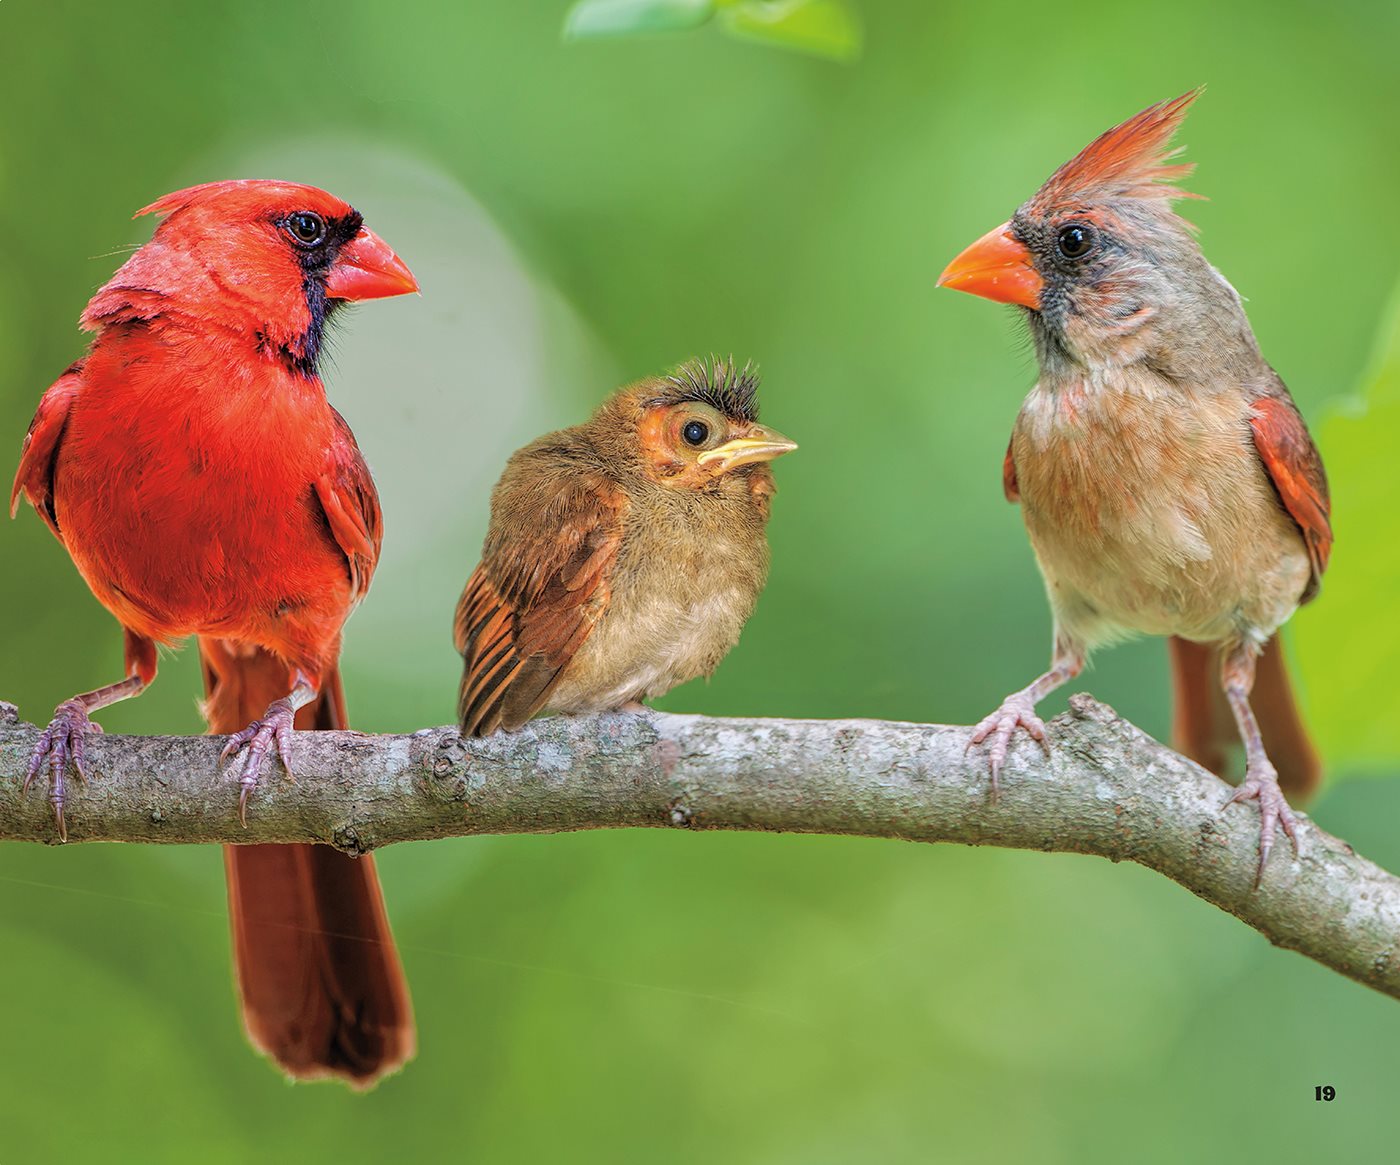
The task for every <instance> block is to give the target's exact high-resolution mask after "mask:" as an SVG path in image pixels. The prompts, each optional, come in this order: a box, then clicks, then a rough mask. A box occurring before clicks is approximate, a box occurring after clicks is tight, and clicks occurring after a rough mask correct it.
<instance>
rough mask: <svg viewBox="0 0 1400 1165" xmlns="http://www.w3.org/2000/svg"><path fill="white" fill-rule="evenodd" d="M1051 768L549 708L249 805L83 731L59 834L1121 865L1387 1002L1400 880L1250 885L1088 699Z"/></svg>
mask: <svg viewBox="0 0 1400 1165" xmlns="http://www.w3.org/2000/svg"><path fill="white" fill-rule="evenodd" d="M1050 727H1051V746H1052V747H1051V754H1050V757H1049V759H1048V760H1047V759H1046V758H1045V756H1044V755H1043V754H1042V753H1041V751H1040V750H1039V749H1038V748H1037V747H1035V746H1034V745H1033V744H1032V743H1030V742H1028V741H1024V740H1021V741H1018V742H1017V745H1016V747H1015V749H1014V750H1013V756H1012V757H1011V759H1010V760H1009V761H1008V763H1007V767H1006V769H1005V771H1004V773H1003V775H1002V792H1001V797H1000V799H999V800H998V801H997V802H995V803H993V802H992V801H991V799H990V796H989V788H988V779H987V771H986V760H985V757H984V756H983V755H982V754H981V752H980V750H973V751H972V752H971V753H970V754H969V753H967V752H966V751H965V750H966V745H967V739H968V730H967V729H966V728H958V727H946V726H942V725H924V724H895V723H887V722H882V721H874V720H830V721H823V720H720V719H710V718H706V717H700V716H679V715H672V714H666V713H658V712H645V713H638V714H630V713H629V714H623V713H618V714H609V715H603V716H587V717H567V716H565V717H555V718H551V719H546V720H538V721H535V722H533V723H531V724H529V725H527V726H526V727H525V728H524V729H522V730H521V731H519V732H513V733H500V734H497V735H496V736H493V737H490V738H488V739H486V740H462V739H461V738H460V737H459V736H458V734H457V732H456V731H455V730H454V729H451V728H430V729H424V730H423V731H421V732H415V733H413V734H412V735H410V736H364V735H361V734H359V733H354V732H316V733H310V732H306V733H297V736H296V743H295V758H296V775H297V779H296V782H295V783H292V782H289V781H287V780H286V779H285V777H284V776H283V774H282V773H281V771H280V768H279V769H278V770H277V772H276V773H274V774H273V775H271V776H269V777H267V778H265V780H264V782H263V784H262V786H261V787H260V788H259V789H258V790H257V791H256V793H255V794H254V795H253V797H252V798H251V799H250V801H249V807H248V827H247V829H243V828H240V827H239V824H238V815H237V785H236V781H235V779H234V777H233V776H232V774H231V773H229V772H228V771H224V772H222V773H221V772H219V770H218V753H219V747H220V742H219V741H218V740H217V739H213V738H207V737H120V736H97V737H94V738H93V739H92V740H91V741H90V744H89V748H88V760H87V768H88V770H89V773H90V775H91V776H92V780H91V781H89V782H88V783H87V784H79V783H78V782H76V781H72V782H70V789H69V801H68V806H67V819H68V833H69V839H70V840H71V841H74V842H78V841H127V842H169V843H174V842H179V843H190V842H225V843H234V844H238V843H246V842H296V841H302V842H307V841H309V842H323V843H327V844H330V845H334V846H336V847H337V848H338V849H341V850H343V851H345V852H347V853H351V854H361V853H367V852H368V851H370V850H371V849H374V848H376V847H378V846H382V845H388V844H390V843H392V842H398V841H410V840H415V839H424V838H434V837H453V836H466V835H470V834H505V833H548V832H556V831H562V830H576V829H600V828H616V827H626V826H661V827H669V828H683V829H746V830H768V831H781V832H791V833H825V834H848V835H854V836H861V837H888V838H903V839H906V840H910V841H926V842H932V841H952V842H961V843H963V844H965V845H999V846H1008V847H1012V848H1016V849H1035V850H1046V851H1052V850H1060V851H1068V852H1073V853H1092V854H1100V855H1102V856H1103V857H1106V858H1109V859H1111V860H1113V861H1122V860H1124V859H1127V860H1129V861H1135V862H1138V863H1140V864H1142V865H1144V866H1147V867H1148V868H1150V869H1153V870H1157V871H1158V872H1160V873H1162V874H1165V875H1166V876H1167V877H1169V878H1171V879H1173V880H1174V881H1177V882H1180V883H1181V884H1182V885H1183V886H1185V887H1186V888H1187V889H1188V890H1190V891H1191V892H1192V893H1194V894H1198V895H1199V896H1200V897H1202V898H1204V899H1205V900H1206V901H1207V902H1212V903H1214V904H1215V905H1216V906H1219V907H1220V908H1221V909H1223V910H1228V911H1229V912H1230V913H1231V914H1234V915H1235V916H1236V917H1237V918H1239V919H1241V920H1242V921H1243V922H1246V923H1248V924H1249V925H1250V926H1252V927H1254V928H1255V929H1256V930H1258V931H1259V932H1260V933H1262V934H1264V935H1265V936H1266V937H1267V938H1268V939H1269V940H1270V941H1271V942H1273V943H1275V944H1276V945H1278V946H1281V947H1287V948H1290V949H1292V950H1296V951H1300V952H1302V953H1303V954H1305V955H1308V956H1309V957H1311V958H1313V959H1316V960H1317V961H1318V962H1320V963H1323V964H1325V965H1326V966H1329V967H1332V968H1333V969H1334V970H1337V971H1340V972H1341V973H1342V974H1344V975H1348V976H1350V977H1351V978H1353V979H1355V980H1357V981H1358V982H1360V983H1364V984H1366V985H1367V986H1369V987H1374V988H1375V989H1376V990H1378V991H1382V992H1385V993H1386V994H1388V995H1392V996H1395V997H1397V998H1400V957H1397V953H1398V952H1397V946H1398V945H1400V878H1396V877H1394V876H1393V875H1391V874H1389V873H1387V872H1386V871H1384V870H1382V869H1380V868H1379V867H1378V866H1376V865H1374V864H1373V863H1371V862H1369V861H1367V860H1366V859H1364V858H1361V857H1358V856H1357V855H1356V854H1355V853H1354V852H1353V850H1352V849H1351V847H1350V846H1348V845H1347V844H1346V843H1345V842H1343V841H1340V840H1338V839H1337V838H1335V837H1332V836H1331V835H1329V834H1327V833H1324V832H1323V831H1322V830H1320V829H1318V828H1317V827H1316V826H1315V825H1313V824H1312V822H1311V821H1308V820H1307V819H1306V818H1300V821H1299V830H1298V835H1299V840H1300V842H1301V844H1302V856H1301V858H1299V859H1295V858H1294V857H1293V854H1292V852H1291V850H1290V848H1289V845H1288V842H1287V840H1286V839H1281V840H1280V842H1279V844H1278V845H1276V846H1275V849H1274V854H1273V857H1272V858H1271V859H1270V862H1269V866H1268V869H1267V871H1266V873H1265V875H1264V881H1263V886H1262V887H1261V888H1260V889H1259V890H1257V891H1256V890H1255V889H1254V887H1253V881H1254V873H1255V868H1256V863H1257V849H1256V847H1257V845H1258V839H1259V815H1258V813H1257V812H1256V811H1255V809H1254V807H1253V806H1252V805H1244V806H1238V805H1237V806H1233V807H1231V808H1229V809H1227V810H1224V811H1222V808H1221V807H1222V803H1223V802H1224V801H1225V798H1226V786H1225V785H1223V784H1222V783H1221V782H1220V781H1219V780H1218V779H1217V778H1216V777H1214V776H1212V775H1211V774H1209V773H1207V772H1206V771H1205V770H1204V769H1201V768H1199V767H1198V766H1196V765H1194V764H1192V763H1191V762H1190V761H1188V760H1185V759H1184V758H1182V757H1180V756H1178V755H1177V754H1176V753H1173V752H1171V751H1170V750H1169V749H1167V748H1164V747H1163V746H1162V745H1160V744H1158V743H1157V742H1156V741H1154V740H1152V739H1151V738H1150V737H1148V736H1147V735H1145V734H1144V733H1143V732H1141V731H1140V730H1139V729H1137V728H1135V727H1133V726H1132V725H1131V724H1129V723H1127V722H1126V721H1124V720H1121V719H1119V718H1118V716H1117V715H1116V714H1115V713H1114V712H1113V710H1112V709H1111V708H1108V707H1106V706H1104V705H1102V704H1099V703H1096V702H1095V701H1094V700H1093V699H1091V698H1090V697H1088V696H1075V697H1074V698H1073V699H1072V700H1071V710H1070V711H1069V712H1067V713H1066V714H1065V715H1063V716H1060V717H1058V718H1057V719H1056V720H1055V721H1054V722H1053V723H1052V724H1051V726H1050ZM36 739H37V731H36V729H34V728H33V727H32V726H30V725H27V724H21V723H19V721H18V718H17V716H16V714H15V710H14V708H13V707H12V706H11V705H6V704H0V839H7V840H24V841H47V842H53V841H55V840H56V832H55V829H54V824H53V818H52V815H51V812H50V808H49V805H48V802H47V798H46V797H45V796H44V793H43V790H42V789H41V788H39V787H38V786H39V785H40V784H42V781H43V778H42V777H41V778H40V780H39V781H38V782H36V787H34V788H31V790H30V792H29V794H28V795H23V794H21V792H20V783H21V780H22V778H23V775H24V769H25V765H26V763H27V760H28V757H29V755H30V751H31V749H32V748H33V747H34V744H35V741H36Z"/></svg>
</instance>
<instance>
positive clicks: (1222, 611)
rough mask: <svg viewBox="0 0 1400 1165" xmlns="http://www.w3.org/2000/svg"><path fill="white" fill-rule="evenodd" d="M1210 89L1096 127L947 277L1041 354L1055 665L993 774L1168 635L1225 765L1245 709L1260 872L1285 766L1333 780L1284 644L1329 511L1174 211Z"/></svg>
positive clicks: (1013, 709) (1315, 572)
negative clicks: (1114, 658)
mask: <svg viewBox="0 0 1400 1165" xmlns="http://www.w3.org/2000/svg"><path fill="white" fill-rule="evenodd" d="M1196 96H1197V94H1196V93H1188V94H1186V95H1184V96H1182V97H1179V98H1177V99H1176V100H1174V101H1168V102H1162V103H1161V104H1159V105H1154V106H1152V107H1150V108H1149V109H1146V110H1144V111H1143V112H1142V113H1140V114H1138V115H1137V116H1136V117H1133V118H1130V119H1129V120H1128V121H1126V122H1124V123H1123V124H1122V125H1119V126H1116V127H1115V128H1114V129H1111V130H1109V131H1108V132H1107V133H1105V134H1103V135H1101V136H1100V137H1099V138H1097V139H1095V141H1093V142H1092V143H1091V144H1090V145H1088V146H1087V147H1085V149H1084V150H1082V151H1081V152H1080V153H1079V154H1078V155H1077V156H1076V157H1075V158H1073V159H1072V160H1071V161H1069V162H1067V163H1066V164H1065V165H1063V166H1061V167H1060V168H1059V169H1058V170H1057V171H1056V172H1055V173H1054V174H1053V175H1052V176H1051V177H1050V179H1049V180H1048V181H1047V182H1046V183H1045V185H1044V186H1043V187H1042V188H1041V189H1040V190H1039V191H1038V192H1037V193H1036V194H1035V195H1034V196H1033V197H1032V198H1031V199H1030V200H1029V201H1028V202H1027V203H1026V204H1025V205H1023V206H1022V207H1021V209H1020V210H1018V211H1017V212H1016V215H1015V216H1014V217H1013V218H1012V219H1011V220H1010V222H1008V223H1006V224H1004V225H1003V226H1001V227H998V228H996V229H995V230H993V231H991V232H989V233H988V234H987V235H986V236H984V237H983V238H982V239H980V240H979V241H978V242H977V243H975V244H973V246H971V247H969V248H968V249H967V250H966V251H964V252H963V253H962V254H961V255H959V256H958V258H957V259H955V260H954V261H953V263H952V264H951V265H950V266H949V267H948V269H947V270H946V271H945V272H944V273H943V276H942V278H941V279H940V281H939V282H940V283H941V284H943V285H944V286H950V287H954V288H957V289H959V290H964V291H969V292H972V293H973V294H977V295H982V296H985V297H987V298H989V299H994V300H997V301H999V302H1003V303H1013V304H1017V305H1019V306H1021V307H1023V308H1025V309H1026V311H1027V319H1028V320H1029V323H1030V329H1031V335H1032V337H1033V339H1034V341H1035V347H1036V355H1037V358H1038V361H1039V364H1040V378H1039V381H1038V382H1037V384H1036V386H1035V388H1034V389H1032V390H1031V393H1030V395H1029V396H1028V397H1027V398H1026V401H1025V404H1024V405H1023V406H1022V409H1021V413H1020V416H1018V417H1017V420H1016V425H1015V429H1014V431H1013V433H1012V436H1011V443H1010V447H1009V448H1008V450H1007V454H1006V462H1005V465H1004V467H1003V483H1004V486H1005V489H1006V493H1007V496H1008V498H1010V499H1011V500H1013V501H1019V502H1020V504H1021V509H1022V513H1023V515H1024V517H1025V521H1026V528H1027V530H1028V531H1029V533H1030V538H1031V543H1032V545H1033V546H1034V548H1035V553H1036V558H1037V560H1038V562H1039V564H1040V568H1041V571H1042V573H1043V574H1044V575H1045V581H1046V588H1047V591H1048V593H1049V597H1050V604H1051V608H1052V609H1053V611H1054V616H1055V638H1054V653H1053V659H1052V664H1051V669H1050V670H1049V671H1048V672H1046V673H1045V674H1044V675H1043V676H1040V677H1039V678H1038V679H1036V680H1035V681H1034V682H1033V683H1031V684H1030V685H1028V686H1027V687H1026V688H1024V689H1022V690H1021V691H1019V692H1015V693H1013V694H1012V695H1010V696H1008V697H1007V698H1006V700H1005V701H1004V702H1003V704H1002V706H1001V708H999V709H998V710H997V711H996V712H994V713H992V715H990V716H988V717H987V718H986V719H985V720H984V721H982V723H981V724H980V725H978V727H977V729H976V731H975V733H974V737H973V739H974V741H975V742H981V741H984V740H988V739H990V740H991V745H990V759H991V766H992V776H993V781H994V782H995V779H996V774H997V770H998V769H999V768H1000V766H1001V764H1002V762H1003V761H1004V759H1005V757H1006V753H1007V749H1008V747H1009V745H1010V741H1011V738H1012V736H1013V735H1014V733H1015V731H1016V729H1017V728H1024V729H1026V731H1027V732H1029V733H1030V735H1031V736H1032V737H1034V738H1035V739H1037V740H1039V741H1041V742H1042V743H1043V742H1044V739H1045V737H1044V725H1043V723H1042V722H1041V721H1040V719H1039V717H1037V716H1036V715H1035V711H1034V709H1035V704H1036V703H1037V702H1038V701H1039V700H1040V699H1042V698H1043V697H1044V696H1046V695H1047V694H1048V693H1049V692H1051V691H1053V690H1054V689H1055V688H1057V687H1059V686H1060V685H1062V684H1064V683H1065V682H1067V681H1068V680H1069V679H1071V678H1072V677H1074V676H1075V675H1077V674H1078V673H1079V671H1080V669H1081V668H1082V667H1083V665H1084V663H1085V661H1086V659H1087V657H1088V653H1089V651H1090V650H1091V649H1092V648H1094V647H1097V646H1099V645H1101V644H1104V643H1108V642H1112V641H1113V640H1115V639H1118V638H1121V637H1122V636H1124V635H1128V634H1133V633H1147V634H1152V635H1167V636H1172V637H1173V667H1174V675H1175V677H1176V680H1177V689H1178V693H1177V694H1178V708H1177V731H1178V742H1179V743H1180V744H1181V745H1182V746H1183V747H1184V748H1186V750H1187V751H1189V752H1191V753H1192V755H1194V756H1196V757H1197V758H1198V759H1200V760H1202V761H1205V762H1208V763H1212V764H1213V765H1215V766H1216V767H1217V769H1218V768H1219V767H1220V766H1221V765H1222V763H1223V760H1224V749H1223V747H1222V741H1223V738H1224V726H1225V725H1226V724H1228V723H1229V721H1230V720H1233V722H1234V726H1235V729H1236V731H1237V734H1238V736H1237V738H1238V739H1242V740H1243V742H1244V746H1245V754H1246V772H1245V780H1244V782H1243V783H1242V784H1241V786H1240V788H1239V789H1238V790H1237V792H1236V793H1235V795H1234V797H1233V798H1232V799H1233V800H1245V799H1250V798H1255V799H1257V800H1258V801H1259V807H1260V813H1261V835H1260V864H1259V869H1260V874H1261V876H1262V872H1263V868H1264V864H1265V862H1266V861H1267V860H1268V854H1269V849H1270V847H1271V845H1272V841H1273V835H1274V831H1275V828H1276V827H1277V826H1281V827H1282V828H1283V830H1284V831H1285V832H1286V833H1287V834H1288V835H1289V836H1290V837H1292V836H1293V831H1294V825H1293V817H1292V814H1291V812H1290V811H1289V808H1288V806H1287V804H1286V802H1285V801H1284V798H1283V794H1282V792H1281V789H1280V784H1279V779H1278V776H1279V771H1282V773H1283V776H1284V778H1285V784H1286V785H1287V786H1288V787H1289V788H1290V790H1291V791H1293V792H1294V793H1305V792H1306V791H1308V790H1309V789H1310V788H1312V786H1313V785H1315V784H1316V781H1317V779H1318V764H1317V758H1316V755H1315V754H1314V752H1313V750H1312V747H1311V745H1310V744H1309V743H1308V741H1307V738H1306V735H1305V734H1304V732H1303V730H1302V725H1301V721H1300V720H1299V718H1298V716H1297V712H1296V709H1295V708H1294V706H1293V701H1292V696H1291V693H1290V690H1289V687H1288V682H1287V677H1286V674H1285V672H1284V671H1283V663H1282V656H1281V654H1280V652H1279V651H1278V650H1277V646H1276V644H1275V643H1274V641H1273V636H1274V633H1275V632H1276V631H1277V629H1278V628H1279V626H1280V625H1281V624H1282V623H1283V622H1284V621H1285V620H1287V619H1288V617H1289V616H1290V615H1291V614H1292V613H1293V611H1294V610H1295V609H1296V608H1297V607H1298V605H1299V604H1300V603H1302V602H1306V601H1307V600H1308V599H1310V598H1312V596H1313V595H1314V594H1315V593H1316V591H1317V587H1318V583H1319V580H1320V578H1321V576H1322V572H1323V570H1324V569H1325V568H1326V565H1327V559H1328V555H1329V553H1330V550H1331V545H1332V531H1331V526H1330V517H1329V515H1330V503H1329V501H1328V492H1327V480H1326V476H1325V474H1324V473H1323V469H1322V462H1321V459H1320V458H1319V456H1318V453H1317V450H1316V448H1315V447H1314V446H1313V443H1312V440H1311V438H1310V437H1309V436H1308V432H1307V428H1306V426H1305V425H1304V423H1303V419H1302V417H1301V416H1300V415H1299V413H1298V410H1297V407H1296V406H1295V405H1294V404H1293V401H1292V398H1291V397H1290V396H1289V394H1288V390H1287V389H1286V388H1285V387H1284V384H1283V381H1282V380H1280V379H1279V377H1278V375H1277V374H1276V373H1275V372H1274V370H1273V369H1272V368H1271V367H1269V365H1268V363H1267V362H1266V361H1265V360H1264V358H1263V356H1262V355H1261V354H1260V352H1259V347H1258V345H1257V343H1256V342H1255V339H1254V334H1253V332H1252V330H1251V329H1250V326H1249V321H1248V319H1247V318H1246V317H1245V313H1244V309H1243V307H1242V306H1241V303H1240V298H1239V296H1238V295H1237V294H1236V292H1235V290H1234V288H1233V287H1231V286H1230V284H1229V283H1227V282H1226V281H1225V279H1224V278H1223V277H1222V276H1221V275H1220V273H1219V272H1218V271H1216V270H1215V268H1213V267H1212V266H1211V265H1210V263H1209V262H1207V260H1206V258H1205V256H1204V255H1202V254H1201V251H1200V248H1199V247H1198V246H1197V245H1196V242H1195V239H1194V238H1193V235H1192V232H1191V229H1190V227H1189V226H1188V225H1187V224H1186V223H1185V222H1183V221H1182V220H1181V219H1180V218H1178V217H1177V216H1176V215H1175V213H1173V210H1172V206H1171V202H1172V200H1173V199H1174V198H1177V197H1181V196H1182V194H1183V192H1182V191H1180V190H1178V189H1176V188H1175V187H1173V186H1171V185H1170V183H1171V182H1173V181H1174V180H1176V179H1178V178H1180V177H1182V176H1184V175H1185V174H1186V173H1187V172H1188V171H1189V169H1190V167H1188V166H1184V165H1181V164H1174V163H1171V161H1170V159H1172V158H1173V157H1174V156H1175V151H1172V150H1171V149H1170V141H1171V137H1172V135H1173V133H1174V132H1175V130H1176V129H1177V127H1178V125H1179V124H1180V122H1181V119H1182V118H1183V117H1184V116H1185V114H1186V110H1187V108H1188V107H1189V106H1190V104H1191V102H1192V101H1193V100H1194V99H1195V97H1196ZM1217 668H1218V669H1219V683H1220V689H1221V690H1222V691H1223V695H1224V700H1223V701H1222V700H1221V699H1219V697H1218V696H1217V695H1212V694H1211V693H1210V689H1209V687H1208V686H1207V685H1212V684H1213V681H1212V677H1211V676H1210V672H1211V671H1213V670H1215V669H1217ZM1256 673H1257V674H1258V678H1259V689H1258V691H1257V693H1256V698H1255V703H1257V704H1258V705H1259V710H1260V715H1259V719H1258V721H1256V719H1255V716H1254V711H1253V709H1252V708H1251V703H1250V692H1251V689H1253V688H1254V685H1255V679H1256ZM1222 704H1223V708H1222ZM1222 721H1223V723H1222ZM1270 753H1272V754H1273V755H1274V756H1275V757H1276V758H1277V760H1278V763H1279V769H1278V770H1276V769H1275V767H1274V764H1273V763H1272V762H1271V761H1270V755H1269V754H1270Z"/></svg>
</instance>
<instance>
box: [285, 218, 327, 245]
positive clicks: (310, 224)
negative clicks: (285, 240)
mask: <svg viewBox="0 0 1400 1165" xmlns="http://www.w3.org/2000/svg"><path fill="white" fill-rule="evenodd" d="M287 230H288V231H289V232H290V233H291V236H292V238H294V239H296V241H297V242H298V243H300V244H301V245H302V246H303V247H319V246H320V245H321V244H322V243H324V242H325V241H326V220H325V219H323V218H322V217H321V216H320V215H319V214H315V213H313V212H312V211H309V210H299V211H297V212H296V214H293V215H289V216H288V218H287Z"/></svg>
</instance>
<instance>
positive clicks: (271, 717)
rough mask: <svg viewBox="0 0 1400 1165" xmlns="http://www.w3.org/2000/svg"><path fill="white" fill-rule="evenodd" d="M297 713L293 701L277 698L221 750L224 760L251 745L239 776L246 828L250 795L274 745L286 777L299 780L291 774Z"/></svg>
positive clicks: (242, 822) (241, 812) (241, 816)
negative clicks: (260, 716)
mask: <svg viewBox="0 0 1400 1165" xmlns="http://www.w3.org/2000/svg"><path fill="white" fill-rule="evenodd" d="M295 716H296V710H295V709H294V708H293V707H292V702H291V700H289V699H285V698H284V699H281V700H274V701H273V702H272V703H271V704H270V705H269V706H268V709H267V712H266V713H265V714H264V715H263V717H262V718H261V719H259V720H254V721H253V722H252V723H251V724H249V725H248V727H247V728H244V729H241V730H240V731H238V732H235V733H234V734H233V735H232V736H230V737H229V738H228V743H227V744H225V745H224V747H223V750H222V751H221V752H220V753H219V760H220V761H221V762H222V761H226V760H228V758H229V757H231V756H233V755H234V753H236V752H237V751H238V750H239V749H240V748H243V747H244V746H245V745H246V746H247V748H248V755H247V756H246V757H245V758H244V761H243V768H242V771H241V772H240V773H239V777H238V784H239V792H238V822H239V824H240V825H242V826H243V828H244V829H247V828H248V795H249V794H250V793H251V792H252V791H253V790H254V789H256V788H257V787H258V778H259V776H261V774H262V768H263V762H264V761H265V760H266V759H267V754H268V753H269V752H270V751H272V749H273V748H274V747H275V748H276V751H277V756H278V758H279V759H280V760H281V762H282V767H283V768H284V769H286V771H287V779H288V780H289V781H294V780H296V777H294V776H293V775H292V721H293V720H294V718H295Z"/></svg>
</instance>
